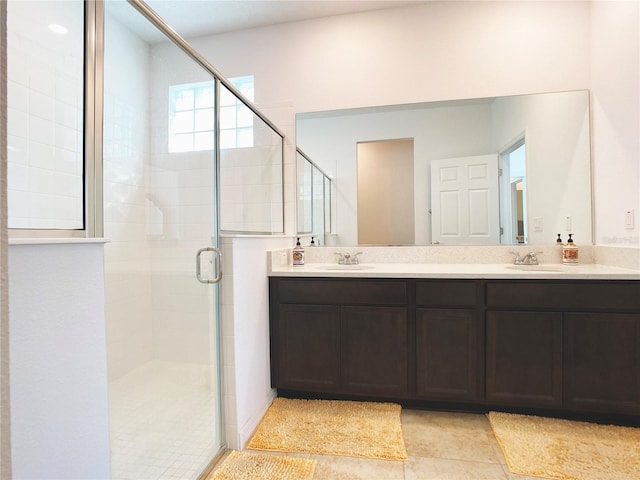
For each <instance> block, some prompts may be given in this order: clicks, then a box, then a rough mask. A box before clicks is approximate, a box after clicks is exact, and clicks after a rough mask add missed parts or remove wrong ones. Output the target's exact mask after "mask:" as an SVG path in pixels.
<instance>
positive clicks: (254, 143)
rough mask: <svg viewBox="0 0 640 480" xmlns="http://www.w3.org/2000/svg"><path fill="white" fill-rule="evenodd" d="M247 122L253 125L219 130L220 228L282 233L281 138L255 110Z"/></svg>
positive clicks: (222, 93) (223, 90)
mask: <svg viewBox="0 0 640 480" xmlns="http://www.w3.org/2000/svg"><path fill="white" fill-rule="evenodd" d="M221 89H222V92H221V96H225V95H224V92H225V91H226V90H227V89H226V88H225V87H221ZM234 98H235V97H234ZM233 108H234V109H235V107H233ZM225 110H226V109H225V108H222V109H221V112H220V115H221V117H222V116H224V111H225ZM248 123H249V124H250V125H253V127H251V128H246V129H245V128H243V129H237V130H236V125H235V124H234V126H233V130H222V131H221V132H220V188H221V192H220V225H221V229H222V230H223V231H228V232H243V233H276V232H283V231H284V219H283V214H282V212H283V193H282V137H280V135H278V134H277V133H276V132H274V131H273V130H272V129H271V128H270V127H269V126H268V125H266V124H265V123H264V122H263V121H262V120H261V119H260V118H259V117H258V116H256V115H254V114H253V112H252V113H251V118H250V122H248ZM225 124H226V123H225Z"/></svg>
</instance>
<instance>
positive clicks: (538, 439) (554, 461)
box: [488, 412, 640, 480]
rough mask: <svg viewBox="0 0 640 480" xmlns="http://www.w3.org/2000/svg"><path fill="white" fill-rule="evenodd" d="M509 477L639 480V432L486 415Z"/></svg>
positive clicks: (596, 425)
mask: <svg viewBox="0 0 640 480" xmlns="http://www.w3.org/2000/svg"><path fill="white" fill-rule="evenodd" d="M488 417H489V422H490V423H491V428H493V433H494V434H495V436H496V438H497V439H498V443H499V444H500V447H501V448H502V452H503V453H504V456H505V458H506V460H507V466H508V467H509V470H511V472H512V473H516V474H519V475H529V476H534V477H545V478H553V479H560V480H623V479H629V480H631V479H640V428H632V427H619V426H611V425H598V424H593V423H587V422H576V421H570V420H559V419H554V418H545V417H535V416H528V415H516V414H509V413H497V412H490V413H489V414H488Z"/></svg>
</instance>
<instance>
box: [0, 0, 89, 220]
mask: <svg viewBox="0 0 640 480" xmlns="http://www.w3.org/2000/svg"><path fill="white" fill-rule="evenodd" d="M34 8H37V9H38V18H42V19H46V21H45V22H44V23H45V24H46V23H61V24H65V25H67V27H69V33H68V34H67V35H64V36H61V35H57V34H55V33H52V32H50V31H49V30H48V29H47V28H46V27H44V25H41V23H40V22H36V21H34V20H33V9H34ZM8 17H9V29H8V32H7V33H8V48H9V55H8V73H7V75H8V82H7V97H8V189H7V194H8V197H9V201H8V208H9V227H10V228H51V229H56V228H69V229H75V228H82V226H83V179H82V175H83V154H82V148H83V132H82V127H83V121H82V119H83V111H82V108H83V78H84V71H83V49H82V45H83V27H82V26H83V8H82V4H81V3H74V2H49V3H48V4H47V2H39V4H38V5H37V6H35V5H34V4H33V2H10V3H9V5H8Z"/></svg>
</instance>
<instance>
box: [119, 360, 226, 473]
mask: <svg viewBox="0 0 640 480" xmlns="http://www.w3.org/2000/svg"><path fill="white" fill-rule="evenodd" d="M214 385H215V381H214V377H213V372H212V370H211V368H210V367H208V366H202V365H191V364H179V363H172V362H162V361H158V360H154V361H152V362H149V363H147V364H145V365H143V366H142V367H140V368H138V369H136V370H134V371H132V372H130V373H128V374H127V375H125V376H124V377H122V378H120V379H118V380H115V381H113V382H111V384H110V385H109V417H110V436H111V478H112V480H184V479H192V478H197V477H198V475H199V474H200V473H201V472H202V471H203V470H204V469H205V468H206V466H207V465H208V463H209V461H210V459H211V458H212V457H213V456H214V455H215V454H216V452H217V451H218V448H219V445H220V441H219V438H218V434H217V431H218V428H217V424H216V415H215V412H216V409H217V403H216V398H217V396H216V394H215V391H214V388H215V387H214Z"/></svg>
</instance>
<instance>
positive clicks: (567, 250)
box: [562, 233, 578, 265]
mask: <svg viewBox="0 0 640 480" xmlns="http://www.w3.org/2000/svg"><path fill="white" fill-rule="evenodd" d="M572 236H573V233H570V234H569V240H567V244H566V245H563V246H562V263H564V264H565V265H576V264H577V263H578V246H577V245H576V244H575V243H574V242H573V238H571V237H572Z"/></svg>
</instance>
